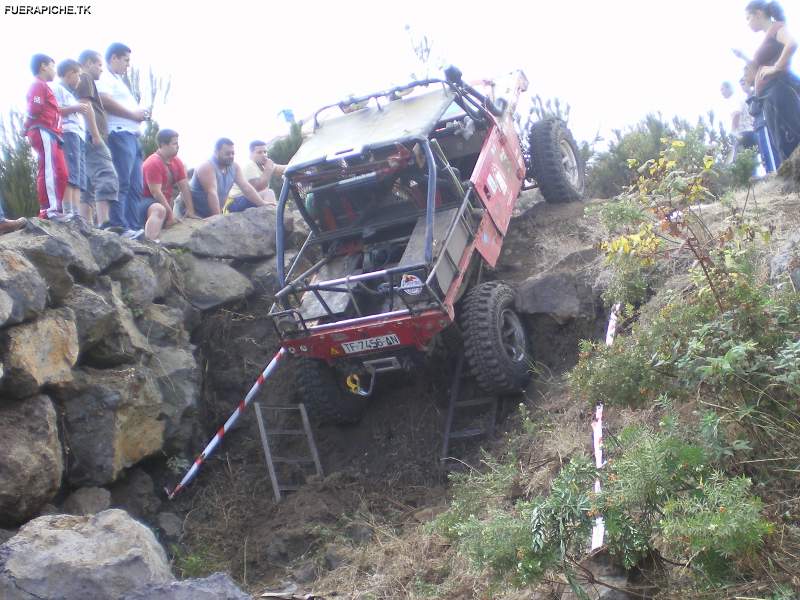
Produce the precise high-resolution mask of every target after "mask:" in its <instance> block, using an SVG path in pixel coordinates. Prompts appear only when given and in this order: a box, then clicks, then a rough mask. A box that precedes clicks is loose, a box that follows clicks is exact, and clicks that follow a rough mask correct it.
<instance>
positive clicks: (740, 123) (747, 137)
mask: <svg viewBox="0 0 800 600" xmlns="http://www.w3.org/2000/svg"><path fill="white" fill-rule="evenodd" d="M740 84H741V87H742V91H743V92H744V93H745V94H746V95H745V98H746V97H747V92H748V90H747V86H746V84H745V83H744V82H743V80H742V81H740ZM720 93H721V94H722V97H723V98H725V100H726V101H727V106H726V108H727V112H728V114H729V115H730V119H731V120H730V127H731V133H732V134H733V136H734V146H733V159H734V160H735V159H736V156H737V155H738V154H739V152H741V151H742V150H743V149H745V148H755V147H756V146H757V145H758V140H757V139H756V133H755V131H754V130H753V117H752V116H751V115H750V112H749V111H748V106H747V103H746V102H745V100H744V99H743V98H740V97H739V96H738V94H735V92H734V90H733V85H731V83H730V82H729V81H724V82H723V83H722V86H721V88H720Z"/></svg>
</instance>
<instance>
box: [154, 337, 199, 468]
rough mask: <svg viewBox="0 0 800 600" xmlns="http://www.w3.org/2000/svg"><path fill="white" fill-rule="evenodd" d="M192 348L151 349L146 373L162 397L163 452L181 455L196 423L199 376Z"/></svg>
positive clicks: (165, 347)
mask: <svg viewBox="0 0 800 600" xmlns="http://www.w3.org/2000/svg"><path fill="white" fill-rule="evenodd" d="M193 351H194V346H192V345H191V344H187V345H186V346H179V347H175V346H153V358H152V360H151V361H150V370H151V371H152V374H153V377H154V378H155V381H156V382H157V384H158V387H159V389H160V391H161V397H162V398H163V402H162V406H161V411H162V415H163V417H164V418H165V424H166V429H165V431H164V441H165V449H166V450H167V451H174V452H179V453H180V452H183V451H185V450H186V449H187V446H188V445H189V443H190V442H191V440H192V437H193V433H194V430H195V427H196V424H197V419H196V417H197V402H198V400H199V398H200V386H201V384H202V375H201V373H200V367H198V365H197V361H196V360H195V358H194V355H193V354H192V352H193Z"/></svg>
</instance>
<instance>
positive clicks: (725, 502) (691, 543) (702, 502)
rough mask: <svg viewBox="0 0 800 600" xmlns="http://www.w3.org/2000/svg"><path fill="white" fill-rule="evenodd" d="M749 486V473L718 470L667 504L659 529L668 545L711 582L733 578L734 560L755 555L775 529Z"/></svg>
mask: <svg viewBox="0 0 800 600" xmlns="http://www.w3.org/2000/svg"><path fill="white" fill-rule="evenodd" d="M750 487H751V482H750V480H749V479H747V478H745V477H737V478H735V479H729V478H726V477H725V476H724V475H722V474H721V473H719V472H716V473H713V474H712V475H710V476H709V477H708V478H706V479H704V480H703V481H700V482H699V483H698V485H697V487H696V488H695V489H694V490H693V491H692V492H691V493H689V494H687V495H684V496H681V497H679V498H675V499H672V500H670V501H668V502H667V503H665V504H664V508H663V513H664V516H663V518H662V520H661V522H660V529H661V533H662V535H663V536H664V541H665V542H666V544H667V546H668V547H669V548H670V549H671V550H672V551H674V552H677V553H679V555H680V556H682V557H684V558H685V559H687V560H691V562H692V564H693V565H694V566H695V567H697V568H699V569H701V570H702V572H703V574H704V575H705V576H706V577H708V578H709V579H711V580H712V581H720V580H723V579H724V578H726V577H728V576H730V575H731V573H732V571H733V568H734V566H735V563H734V562H733V561H732V560H731V559H742V558H746V557H748V556H751V555H753V553H754V552H755V551H756V550H757V549H758V548H760V547H761V545H762V543H763V539H764V537H765V536H767V535H768V534H769V533H770V532H771V531H772V526H771V525H770V524H769V523H768V522H767V521H766V520H764V519H763V518H762V517H761V509H762V503H761V501H760V500H759V499H758V498H755V497H753V496H751V495H750V494H749V491H750Z"/></svg>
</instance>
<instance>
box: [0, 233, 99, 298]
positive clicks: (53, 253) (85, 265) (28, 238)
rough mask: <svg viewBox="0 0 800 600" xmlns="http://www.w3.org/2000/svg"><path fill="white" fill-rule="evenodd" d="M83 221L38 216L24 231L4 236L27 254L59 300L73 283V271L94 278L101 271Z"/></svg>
mask: <svg viewBox="0 0 800 600" xmlns="http://www.w3.org/2000/svg"><path fill="white" fill-rule="evenodd" d="M80 228H81V225H80V224H78V223H77V222H75V223H69V224H66V223H53V222H50V221H44V220H37V221H36V224H35V225H34V224H31V225H30V226H29V227H27V228H26V229H24V230H22V231H17V232H15V233H12V234H9V235H6V236H4V237H3V245H4V246H5V247H6V248H10V249H15V250H17V251H18V252H21V253H22V254H24V255H25V256H26V257H27V258H28V259H29V260H30V261H31V262H32V263H33V264H34V265H36V268H37V269H38V270H39V273H40V274H41V275H42V277H43V278H44V279H45V281H46V282H47V284H48V285H49V286H50V294H51V297H52V299H53V300H54V301H55V302H60V301H61V299H62V298H64V297H65V296H66V295H67V294H68V293H69V290H70V288H71V287H72V283H73V275H74V276H77V277H78V278H79V279H80V280H81V281H91V280H92V279H94V277H95V276H96V275H97V274H98V273H99V272H100V267H99V266H98V265H97V261H95V259H94V255H93V254H92V250H91V248H90V246H89V241H88V240H87V239H86V237H85V236H84V235H83V234H82V233H81V229H80Z"/></svg>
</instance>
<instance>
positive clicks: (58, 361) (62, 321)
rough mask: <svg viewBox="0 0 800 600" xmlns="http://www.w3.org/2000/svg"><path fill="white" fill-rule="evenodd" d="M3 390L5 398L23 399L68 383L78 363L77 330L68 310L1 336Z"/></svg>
mask: <svg viewBox="0 0 800 600" xmlns="http://www.w3.org/2000/svg"><path fill="white" fill-rule="evenodd" d="M0 337H1V338H2V345H3V359H2V360H3V365H4V367H5V377H4V378H3V385H4V389H5V390H6V392H7V393H8V395H9V396H12V397H14V398H25V397H26V396H30V395H31V394H35V393H36V392H37V391H38V390H39V388H41V387H42V386H45V385H59V384H63V383H66V382H68V381H71V380H72V367H73V366H75V363H76V361H77V360H78V348H79V347H78V330H77V327H76V325H75V315H74V314H73V312H72V310H70V309H69V308H59V309H57V310H50V311H47V312H46V313H44V314H43V315H42V316H41V317H40V318H38V319H37V320H36V321H33V322H31V323H24V324H22V325H15V326H14V327H11V328H9V329H7V330H5V331H4V332H3V335H2V336H0Z"/></svg>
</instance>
